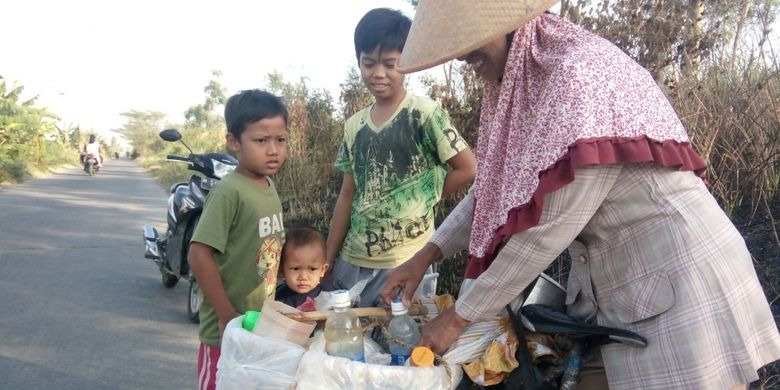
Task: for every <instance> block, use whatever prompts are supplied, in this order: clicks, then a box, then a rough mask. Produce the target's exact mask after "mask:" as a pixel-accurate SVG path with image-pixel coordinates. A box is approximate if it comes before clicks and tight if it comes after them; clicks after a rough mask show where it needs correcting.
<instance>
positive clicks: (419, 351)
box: [409, 347, 433, 367]
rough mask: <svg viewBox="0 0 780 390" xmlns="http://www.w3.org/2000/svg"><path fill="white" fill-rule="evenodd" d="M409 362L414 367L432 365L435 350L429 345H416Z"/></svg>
mask: <svg viewBox="0 0 780 390" xmlns="http://www.w3.org/2000/svg"><path fill="white" fill-rule="evenodd" d="M409 360H410V362H409V364H411V365H412V366H413V367H432V366H433V351H431V350H430V348H428V347H414V349H412V356H411V357H409Z"/></svg>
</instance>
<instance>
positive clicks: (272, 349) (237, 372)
mask: <svg viewBox="0 0 780 390" xmlns="http://www.w3.org/2000/svg"><path fill="white" fill-rule="evenodd" d="M243 318H244V316H238V317H236V318H234V319H232V320H231V321H230V322H228V324H227V326H226V327H225V334H224V336H223V337H222V351H221V356H220V358H219V362H217V389H219V390H234V389H235V390H245V389H263V390H265V389H290V388H291V387H292V386H293V385H294V384H295V372H296V370H297V369H298V362H300V360H301V357H302V356H303V353H304V352H306V350H305V349H304V348H303V347H301V346H300V345H297V344H295V343H292V342H289V341H286V340H281V339H276V338H270V337H263V336H258V335H256V334H254V333H252V332H249V331H247V330H245V329H244V328H242V327H241V321H242V320H243Z"/></svg>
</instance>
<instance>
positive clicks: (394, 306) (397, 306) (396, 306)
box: [390, 301, 409, 316]
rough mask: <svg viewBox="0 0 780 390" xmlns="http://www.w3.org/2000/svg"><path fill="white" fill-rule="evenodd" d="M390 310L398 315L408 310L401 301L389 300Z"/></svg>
mask: <svg viewBox="0 0 780 390" xmlns="http://www.w3.org/2000/svg"><path fill="white" fill-rule="evenodd" d="M390 310H392V311H393V315H394V316H400V315H403V314H406V313H408V312H409V311H408V310H407V309H406V306H404V303H403V302H401V301H392V302H390Z"/></svg>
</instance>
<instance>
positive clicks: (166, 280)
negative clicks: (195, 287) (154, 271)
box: [160, 269, 179, 288]
mask: <svg viewBox="0 0 780 390" xmlns="http://www.w3.org/2000/svg"><path fill="white" fill-rule="evenodd" d="M160 273H161V274H162V284H163V286H165V287H166V288H172V287H173V286H175V285H176V283H179V278H177V277H176V275H171V274H169V273H167V272H165V270H162V269H161V270H160Z"/></svg>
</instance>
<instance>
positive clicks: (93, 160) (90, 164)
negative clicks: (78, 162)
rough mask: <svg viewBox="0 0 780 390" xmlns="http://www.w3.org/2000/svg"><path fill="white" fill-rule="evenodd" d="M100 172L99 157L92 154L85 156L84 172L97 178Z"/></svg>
mask: <svg viewBox="0 0 780 390" xmlns="http://www.w3.org/2000/svg"><path fill="white" fill-rule="evenodd" d="M99 170H100V166H98V160H97V156H95V155H94V154H92V153H89V154H87V155H86V156H84V172H86V173H88V174H89V175H90V176H95V174H96V173H97V171H99Z"/></svg>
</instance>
